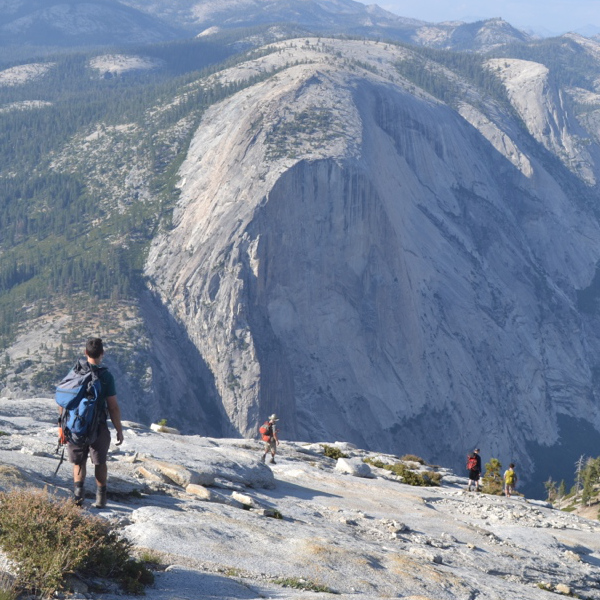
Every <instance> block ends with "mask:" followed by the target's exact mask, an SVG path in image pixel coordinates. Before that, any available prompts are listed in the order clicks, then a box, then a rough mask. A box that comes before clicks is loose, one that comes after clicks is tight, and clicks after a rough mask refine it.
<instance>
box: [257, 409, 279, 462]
mask: <svg viewBox="0 0 600 600" xmlns="http://www.w3.org/2000/svg"><path fill="white" fill-rule="evenodd" d="M277 421H279V419H278V418H277V415H276V414H272V415H271V416H270V417H269V420H268V421H265V422H264V424H263V425H262V426H261V428H260V430H259V431H260V434H261V435H262V439H263V441H264V442H265V453H264V454H263V455H262V458H261V459H260V460H261V462H265V458H266V456H267V454H269V452H270V453H271V463H272V464H276V463H275V453H276V452H277V445H278V444H279V439H278V438H277V425H275V423H276V422H277Z"/></svg>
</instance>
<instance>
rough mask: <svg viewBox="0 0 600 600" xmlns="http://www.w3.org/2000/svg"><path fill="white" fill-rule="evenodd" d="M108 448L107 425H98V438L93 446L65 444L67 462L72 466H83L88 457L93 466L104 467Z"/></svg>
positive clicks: (108, 435)
mask: <svg viewBox="0 0 600 600" xmlns="http://www.w3.org/2000/svg"><path fill="white" fill-rule="evenodd" d="M109 448H110V431H109V430H108V425H107V424H106V423H105V424H104V425H100V429H99V431H98V437H97V438H96V441H95V442H94V443H93V444H90V445H89V446H88V445H85V446H76V445H75V444H72V443H71V442H69V443H68V444H67V454H68V455H69V462H71V463H73V464H74V465H79V466H81V465H83V464H85V463H86V462H87V459H88V455H89V457H90V458H91V459H92V464H94V465H105V464H106V459H107V457H108V449H109Z"/></svg>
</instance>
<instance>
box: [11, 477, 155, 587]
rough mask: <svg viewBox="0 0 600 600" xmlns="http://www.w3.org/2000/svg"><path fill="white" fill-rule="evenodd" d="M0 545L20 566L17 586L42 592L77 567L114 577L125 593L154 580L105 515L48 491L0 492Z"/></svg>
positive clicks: (90, 573) (60, 583)
mask: <svg viewBox="0 0 600 600" xmlns="http://www.w3.org/2000/svg"><path fill="white" fill-rule="evenodd" d="M0 546H1V547H2V549H3V550H4V552H5V553H6V554H7V555H8V557H9V558H10V559H11V560H13V561H15V562H16V563H17V564H18V566H19V570H18V575H17V581H16V584H17V587H18V588H19V589H23V590H31V591H34V592H41V593H42V594H44V595H51V594H53V593H54V592H55V591H57V590H60V589H62V588H63V586H64V580H65V577H66V576H67V575H71V574H75V573H80V574H82V575H85V576H91V577H104V578H108V579H113V580H117V581H119V583H120V584H121V585H122V586H123V588H124V590H126V591H127V592H129V593H141V592H142V591H143V588H144V585H148V584H150V583H152V581H153V580H154V576H153V575H152V573H151V572H150V571H149V570H148V569H147V568H146V566H145V565H144V564H143V563H142V562H140V561H137V560H134V559H132V558H131V555H130V551H131V544H130V543H129V542H128V541H127V540H125V539H124V538H122V537H121V536H119V534H118V533H117V532H116V531H114V530H113V529H112V528H111V527H110V525H109V524H108V523H107V522H106V521H105V520H103V519H101V518H100V517H96V516H93V515H90V514H88V513H86V512H84V511H82V510H81V509H80V508H79V507H77V506H76V505H75V504H74V502H72V501H71V500H58V499H57V498H55V497H54V496H51V495H50V494H48V492H46V491H41V490H35V489H14V490H12V491H10V492H6V493H2V494H0Z"/></svg>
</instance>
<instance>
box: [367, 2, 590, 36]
mask: <svg viewBox="0 0 600 600" xmlns="http://www.w3.org/2000/svg"><path fill="white" fill-rule="evenodd" d="M362 1H363V2H364V3H365V4H371V3H373V4H378V5H379V6H381V7H382V8H385V9H386V10H389V11H390V12H393V13H394V14H397V15H400V16H402V17H412V18H414V19H422V20H424V21H431V22H439V21H451V20H459V21H476V20H479V19H487V18H490V17H502V18H503V19H504V20H505V21H508V22H509V23H511V24H512V25H514V26H515V27H519V28H526V27H530V28H533V29H535V30H542V29H545V30H548V32H549V33H556V34H561V33H565V32H567V31H575V30H577V29H582V28H585V27H586V26H588V25H593V26H595V27H597V28H599V29H600V0H546V1H542V0H418V1H415V0H362Z"/></svg>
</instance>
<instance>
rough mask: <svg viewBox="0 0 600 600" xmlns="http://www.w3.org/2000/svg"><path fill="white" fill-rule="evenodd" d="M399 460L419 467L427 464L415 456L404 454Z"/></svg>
mask: <svg viewBox="0 0 600 600" xmlns="http://www.w3.org/2000/svg"><path fill="white" fill-rule="evenodd" d="M400 460H403V461H404V462H415V463H418V464H420V465H425V464H427V463H426V462H425V461H424V460H423V459H422V458H421V457H420V456H416V455H415V454H405V455H404V456H401V457H400Z"/></svg>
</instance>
